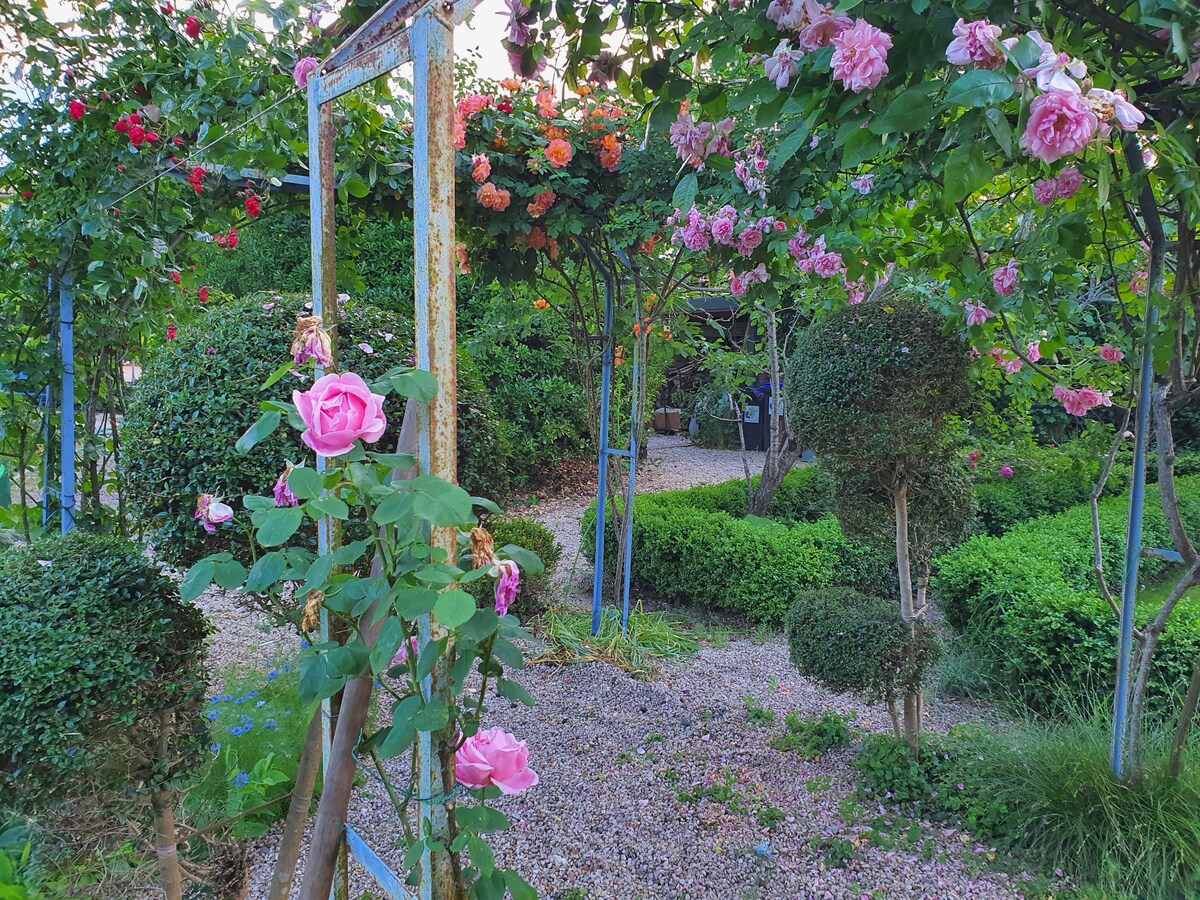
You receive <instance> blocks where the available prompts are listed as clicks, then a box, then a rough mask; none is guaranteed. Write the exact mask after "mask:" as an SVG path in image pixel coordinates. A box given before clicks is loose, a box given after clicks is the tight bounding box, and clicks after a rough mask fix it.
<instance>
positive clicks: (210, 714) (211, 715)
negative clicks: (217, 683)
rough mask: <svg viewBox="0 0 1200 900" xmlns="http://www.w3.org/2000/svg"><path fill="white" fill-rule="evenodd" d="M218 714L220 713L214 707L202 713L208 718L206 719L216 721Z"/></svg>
mask: <svg viewBox="0 0 1200 900" xmlns="http://www.w3.org/2000/svg"><path fill="white" fill-rule="evenodd" d="M219 715H220V713H219V712H217V711H216V710H215V709H210V710H209V711H208V712H206V713H205V714H204V718H206V719H208V721H210V722H215V721H217V716H219Z"/></svg>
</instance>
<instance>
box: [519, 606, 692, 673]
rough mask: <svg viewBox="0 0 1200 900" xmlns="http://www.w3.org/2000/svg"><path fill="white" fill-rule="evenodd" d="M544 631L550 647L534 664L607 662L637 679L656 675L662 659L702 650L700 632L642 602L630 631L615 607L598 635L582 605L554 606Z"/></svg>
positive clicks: (607, 613) (678, 658) (544, 622)
mask: <svg viewBox="0 0 1200 900" xmlns="http://www.w3.org/2000/svg"><path fill="white" fill-rule="evenodd" d="M540 631H541V637H542V639H543V640H544V641H545V642H546V643H547V644H548V645H549V647H550V649H549V650H548V651H546V652H545V653H543V654H541V655H540V656H537V657H535V658H534V659H533V660H531V662H535V663H539V662H548V663H556V664H558V665H565V664H567V663H574V662H606V663H610V664H612V665H614V666H618V667H619V668H622V669H624V670H625V671H626V672H629V673H630V674H631V675H633V676H634V677H636V678H648V677H650V676H652V675H653V674H654V673H655V671H657V668H658V664H659V663H661V662H681V661H683V660H685V659H690V658H691V657H693V656H695V655H696V652H697V651H698V650H699V649H700V645H699V643H698V642H697V640H696V638H695V635H693V634H692V633H691V632H688V631H686V630H684V629H683V628H681V627H680V626H679V625H678V624H676V623H674V622H672V621H670V620H669V619H668V618H667V617H666V616H665V615H664V614H663V613H650V612H645V611H644V610H643V609H642V608H641V605H640V604H639V606H638V608H637V609H636V610H633V611H631V612H630V614H629V628H628V630H627V632H626V633H625V634H621V619H620V616H619V615H618V614H617V613H616V611H615V610H605V611H604V615H603V617H602V618H601V619H600V631H599V633H598V634H596V635H595V636H594V637H593V636H592V633H591V632H592V616H591V613H590V612H587V611H585V610H577V609H552V610H550V611H549V612H547V613H546V614H545V615H544V616H542V619H541V627H540Z"/></svg>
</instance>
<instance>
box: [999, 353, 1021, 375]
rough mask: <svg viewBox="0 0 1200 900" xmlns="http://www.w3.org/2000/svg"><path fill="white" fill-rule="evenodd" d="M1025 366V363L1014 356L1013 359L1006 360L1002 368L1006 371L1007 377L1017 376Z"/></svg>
mask: <svg viewBox="0 0 1200 900" xmlns="http://www.w3.org/2000/svg"><path fill="white" fill-rule="evenodd" d="M1023 365H1025V361H1024V360H1022V359H1021V357H1019V356H1014V357H1013V358H1012V359H1006V360H1004V363H1003V365H1001V368H1002V369H1004V374H1005V375H1016V374H1017V373H1018V372H1020V371H1021V366H1023Z"/></svg>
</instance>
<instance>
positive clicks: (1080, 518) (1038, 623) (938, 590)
mask: <svg viewBox="0 0 1200 900" xmlns="http://www.w3.org/2000/svg"><path fill="white" fill-rule="evenodd" d="M1177 485H1178V489H1179V495H1180V501H1181V510H1182V514H1183V516H1184V520H1185V522H1186V523H1188V525H1189V527H1190V528H1195V527H1197V526H1200V477H1197V476H1190V477H1187V478H1181V479H1179V480H1178V482H1177ZM1127 505H1128V504H1127V500H1126V498H1124V497H1111V498H1107V499H1105V500H1102V501H1101V502H1100V529H1101V540H1102V545H1103V548H1104V559H1105V565H1106V574H1107V577H1108V580H1109V584H1111V585H1119V584H1120V583H1121V578H1122V573H1121V568H1122V559H1123V552H1124V545H1125V526H1126V515H1127ZM1144 543H1145V544H1146V545H1147V546H1157V547H1164V546H1170V544H1171V538H1170V534H1169V533H1168V530H1167V526H1166V523H1165V521H1164V518H1163V513H1162V509H1161V507H1160V506H1159V505H1158V504H1157V503H1156V502H1154V499H1153V495H1151V497H1150V499H1149V500H1148V502H1147V504H1146V513H1145V524H1144ZM1092 552H1093V551H1092V527H1091V514H1090V510H1089V508H1088V507H1087V506H1086V505H1082V506H1075V507H1072V508H1071V509H1069V510H1067V511H1066V512H1063V513H1059V514H1058V515H1054V516H1046V517H1043V518H1040V519H1035V520H1031V521H1028V522H1024V523H1022V524H1019V525H1016V526H1014V527H1013V528H1012V529H1010V530H1009V531H1008V532H1007V533H1006V534H1004V535H1003V536H1000V537H991V536H978V537H974V538H972V539H970V540H969V541H966V542H965V543H963V544H960V545H959V546H958V547H957V548H955V549H954V550H951V551H950V552H949V553H946V554H945V555H943V556H941V557H940V558H939V559H938V560H937V562H936V570H937V576H936V580H935V584H934V596H935V597H936V599H937V601H938V604H939V606H940V607H941V609H942V611H943V613H944V614H945V617H946V620H947V621H948V622H949V623H950V624H951V625H952V626H953V627H955V628H957V629H959V630H960V631H964V632H966V633H968V634H969V635H971V637H972V639H973V640H975V641H976V642H977V643H979V644H981V645H983V646H985V647H987V648H989V649H990V651H991V653H990V655H991V656H992V659H993V664H994V667H995V671H994V673H993V674H994V677H995V679H996V681H997V682H998V683H999V684H1001V685H1004V686H1007V687H1009V688H1011V689H1013V690H1014V691H1016V692H1018V693H1019V694H1020V695H1021V696H1022V697H1024V698H1025V700H1026V701H1027V702H1030V703H1032V704H1033V705H1035V706H1037V707H1045V706H1047V705H1049V704H1050V703H1051V702H1052V701H1053V700H1054V698H1055V697H1056V695H1058V694H1059V693H1060V692H1061V691H1062V689H1063V688H1064V687H1065V688H1069V689H1070V690H1071V691H1078V690H1079V689H1080V688H1081V687H1087V686H1099V685H1107V684H1111V683H1112V680H1113V677H1114V676H1113V673H1114V671H1115V660H1116V641H1117V619H1116V616H1114V615H1113V613H1112V610H1111V609H1110V608H1109V606H1108V604H1107V603H1105V601H1104V600H1103V598H1102V597H1101V596H1100V592H1099V589H1098V588H1097V586H1096V581H1095V573H1094V572H1093V566H1092ZM1165 565H1166V564H1165V563H1162V562H1160V561H1158V560H1154V559H1144V560H1142V563H1141V572H1142V573H1143V574H1144V576H1145V578H1146V579H1147V580H1149V579H1152V578H1153V577H1154V576H1155V575H1156V574H1159V573H1162V572H1163V571H1164V569H1165ZM1156 611H1157V603H1153V604H1150V603H1139V604H1138V608H1137V621H1138V622H1139V623H1144V622H1145V621H1147V619H1148V618H1149V617H1150V616H1152V615H1153V614H1154V612H1156ZM1197 654H1200V604H1196V603H1192V602H1189V601H1187V600H1185V601H1184V602H1182V603H1180V605H1179V606H1178V607H1176V609H1175V612H1174V613H1173V614H1172V616H1171V618H1170V620H1169V622H1168V625H1167V629H1166V632H1165V633H1164V634H1163V637H1162V639H1161V641H1160V644H1159V648H1158V650H1157V652H1156V654H1155V666H1154V674H1153V675H1152V677H1151V679H1150V684H1149V691H1150V694H1151V695H1152V696H1155V697H1160V698H1161V697H1164V696H1168V695H1170V694H1172V693H1174V692H1176V691H1178V690H1180V689H1181V688H1182V685H1183V684H1184V683H1185V682H1186V681H1187V678H1188V675H1189V673H1190V671H1191V667H1192V664H1193V662H1194V660H1195V658H1196V656H1197Z"/></svg>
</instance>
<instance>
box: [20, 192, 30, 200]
mask: <svg viewBox="0 0 1200 900" xmlns="http://www.w3.org/2000/svg"><path fill="white" fill-rule="evenodd" d="M32 196H33V191H21V199H22V200H28V199H29V198H30V197H32Z"/></svg>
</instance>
